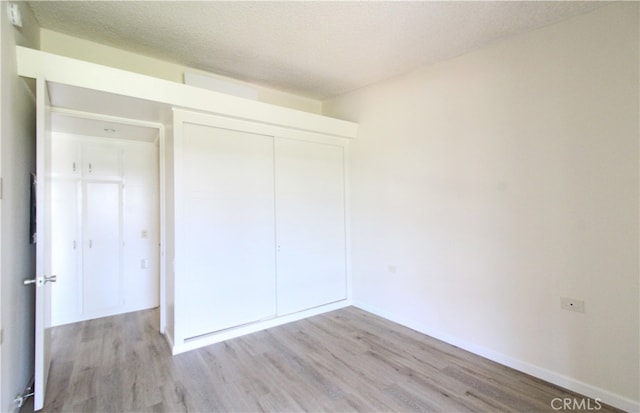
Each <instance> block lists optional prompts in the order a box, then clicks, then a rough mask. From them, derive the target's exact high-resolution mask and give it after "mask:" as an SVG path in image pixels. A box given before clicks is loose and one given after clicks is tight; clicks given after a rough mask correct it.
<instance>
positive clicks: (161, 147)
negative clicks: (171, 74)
mask: <svg viewBox="0 0 640 413" xmlns="http://www.w3.org/2000/svg"><path fill="white" fill-rule="evenodd" d="M51 112H52V113H56V114H61V115H65V116H71V117H76V118H82V119H91V120H97V121H104V122H113V123H121V124H125V125H131V126H142V127H147V128H153V129H157V130H158V138H157V141H156V143H157V144H158V171H157V172H158V180H159V182H158V190H159V197H158V204H159V205H158V207H159V211H158V212H159V218H160V222H159V223H158V224H159V226H160V246H159V254H158V256H159V259H160V263H159V264H160V266H159V272H160V274H159V277H160V280H159V282H160V300H159V302H160V324H159V326H158V329H159V331H160V333H161V334H164V333H165V328H166V294H165V284H166V281H165V279H166V262H165V259H166V245H167V244H166V207H165V204H166V188H165V186H166V170H165V169H166V168H165V144H166V143H165V127H164V125H163V124H162V123H156V122H150V121H144V120H138V119H131V118H122V117H118V116H110V115H103V114H99V113H93V112H83V111H78V110H71V109H64V108H56V107H52V108H51Z"/></svg>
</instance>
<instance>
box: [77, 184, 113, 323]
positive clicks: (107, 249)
mask: <svg viewBox="0 0 640 413" xmlns="http://www.w3.org/2000/svg"><path fill="white" fill-rule="evenodd" d="M121 188H122V184H121V183H120V182H109V181H96V182H92V181H88V182H85V183H84V198H85V207H84V208H83V209H84V232H85V233H84V237H83V239H84V253H83V257H82V265H83V270H82V292H83V294H82V298H83V303H82V309H83V311H82V312H83V314H84V315H85V316H92V315H93V316H96V317H98V316H102V315H104V314H108V313H109V312H110V311H113V310H117V309H118V307H121V306H122V304H123V302H122V295H123V294H122V275H121V274H122V268H121V245H122V239H121V234H122V220H121V216H122V214H121V206H122V201H121V198H122V189H121Z"/></svg>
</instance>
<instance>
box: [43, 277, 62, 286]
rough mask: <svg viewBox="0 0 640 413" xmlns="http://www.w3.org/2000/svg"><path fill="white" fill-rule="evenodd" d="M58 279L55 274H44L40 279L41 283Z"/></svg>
mask: <svg viewBox="0 0 640 413" xmlns="http://www.w3.org/2000/svg"><path fill="white" fill-rule="evenodd" d="M57 280H58V276H57V275H50V276H48V277H47V276H46V275H45V276H44V279H43V280H42V284H44V283H54V282H56V281H57Z"/></svg>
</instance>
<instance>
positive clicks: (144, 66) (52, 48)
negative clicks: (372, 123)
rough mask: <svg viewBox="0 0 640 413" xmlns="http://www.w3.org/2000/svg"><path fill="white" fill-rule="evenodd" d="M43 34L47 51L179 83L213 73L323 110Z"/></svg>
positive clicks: (276, 101)
mask: <svg viewBox="0 0 640 413" xmlns="http://www.w3.org/2000/svg"><path fill="white" fill-rule="evenodd" d="M40 36H41V50H42V51H45V52H49V53H55V54H58V55H62V56H67V57H72V58H75V59H80V60H85V61H88V62H92V63H98V64H101V65H105V66H111V67H116V68H118V69H123V70H128V71H131V72H136V73H141V74H144V75H148V76H154V77H158V78H160V79H165V80H171V81H173V82H178V83H182V82H183V75H184V72H185V71H190V72H194V73H198V74H202V75H208V76H212V77H215V78H216V79H220V80H223V81H227V82H231V83H237V84H238V85H242V86H249V87H251V88H255V89H256V90H257V91H258V101H261V102H265V103H271V104H274V105H278V106H284V107H288V108H291V109H297V110H301V111H304V112H310V113H320V112H321V111H322V104H321V102H320V101H318V100H315V99H310V98H306V97H303V96H298V95H294V94H291V93H287V92H283V91H279V90H276V89H271V88H267V87H263V86H260V85H256V84H251V83H247V82H243V81H239V80H236V79H231V78H228V77H225V76H220V75H216V74H213V73H208V72H204V71H202V70H198V69H195V68H191V67H187V66H183V65H180V64H176V63H171V62H167V61H164V60H159V59H154V58H151V57H147V56H143V55H139V54H136V53H132V52H128V51H126V50H122V49H118V48H115V47H110V46H105V45H103V44H100V43H95V42H91V41H88V40H84V39H80V38H77V37H73V36H69V35H66V34H62V33H58V32H54V31H51V30H47V29H41V31H40Z"/></svg>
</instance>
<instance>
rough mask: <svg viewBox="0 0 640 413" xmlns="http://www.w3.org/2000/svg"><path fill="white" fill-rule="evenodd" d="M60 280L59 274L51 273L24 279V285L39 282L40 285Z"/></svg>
mask: <svg viewBox="0 0 640 413" xmlns="http://www.w3.org/2000/svg"><path fill="white" fill-rule="evenodd" d="M57 280H58V276H57V275H50V276H46V275H45V276H44V277H40V278H34V279H31V280H24V281H23V282H22V283H23V284H24V285H30V284H36V283H37V284H38V285H43V284H45V283H54V282H56V281H57Z"/></svg>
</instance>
